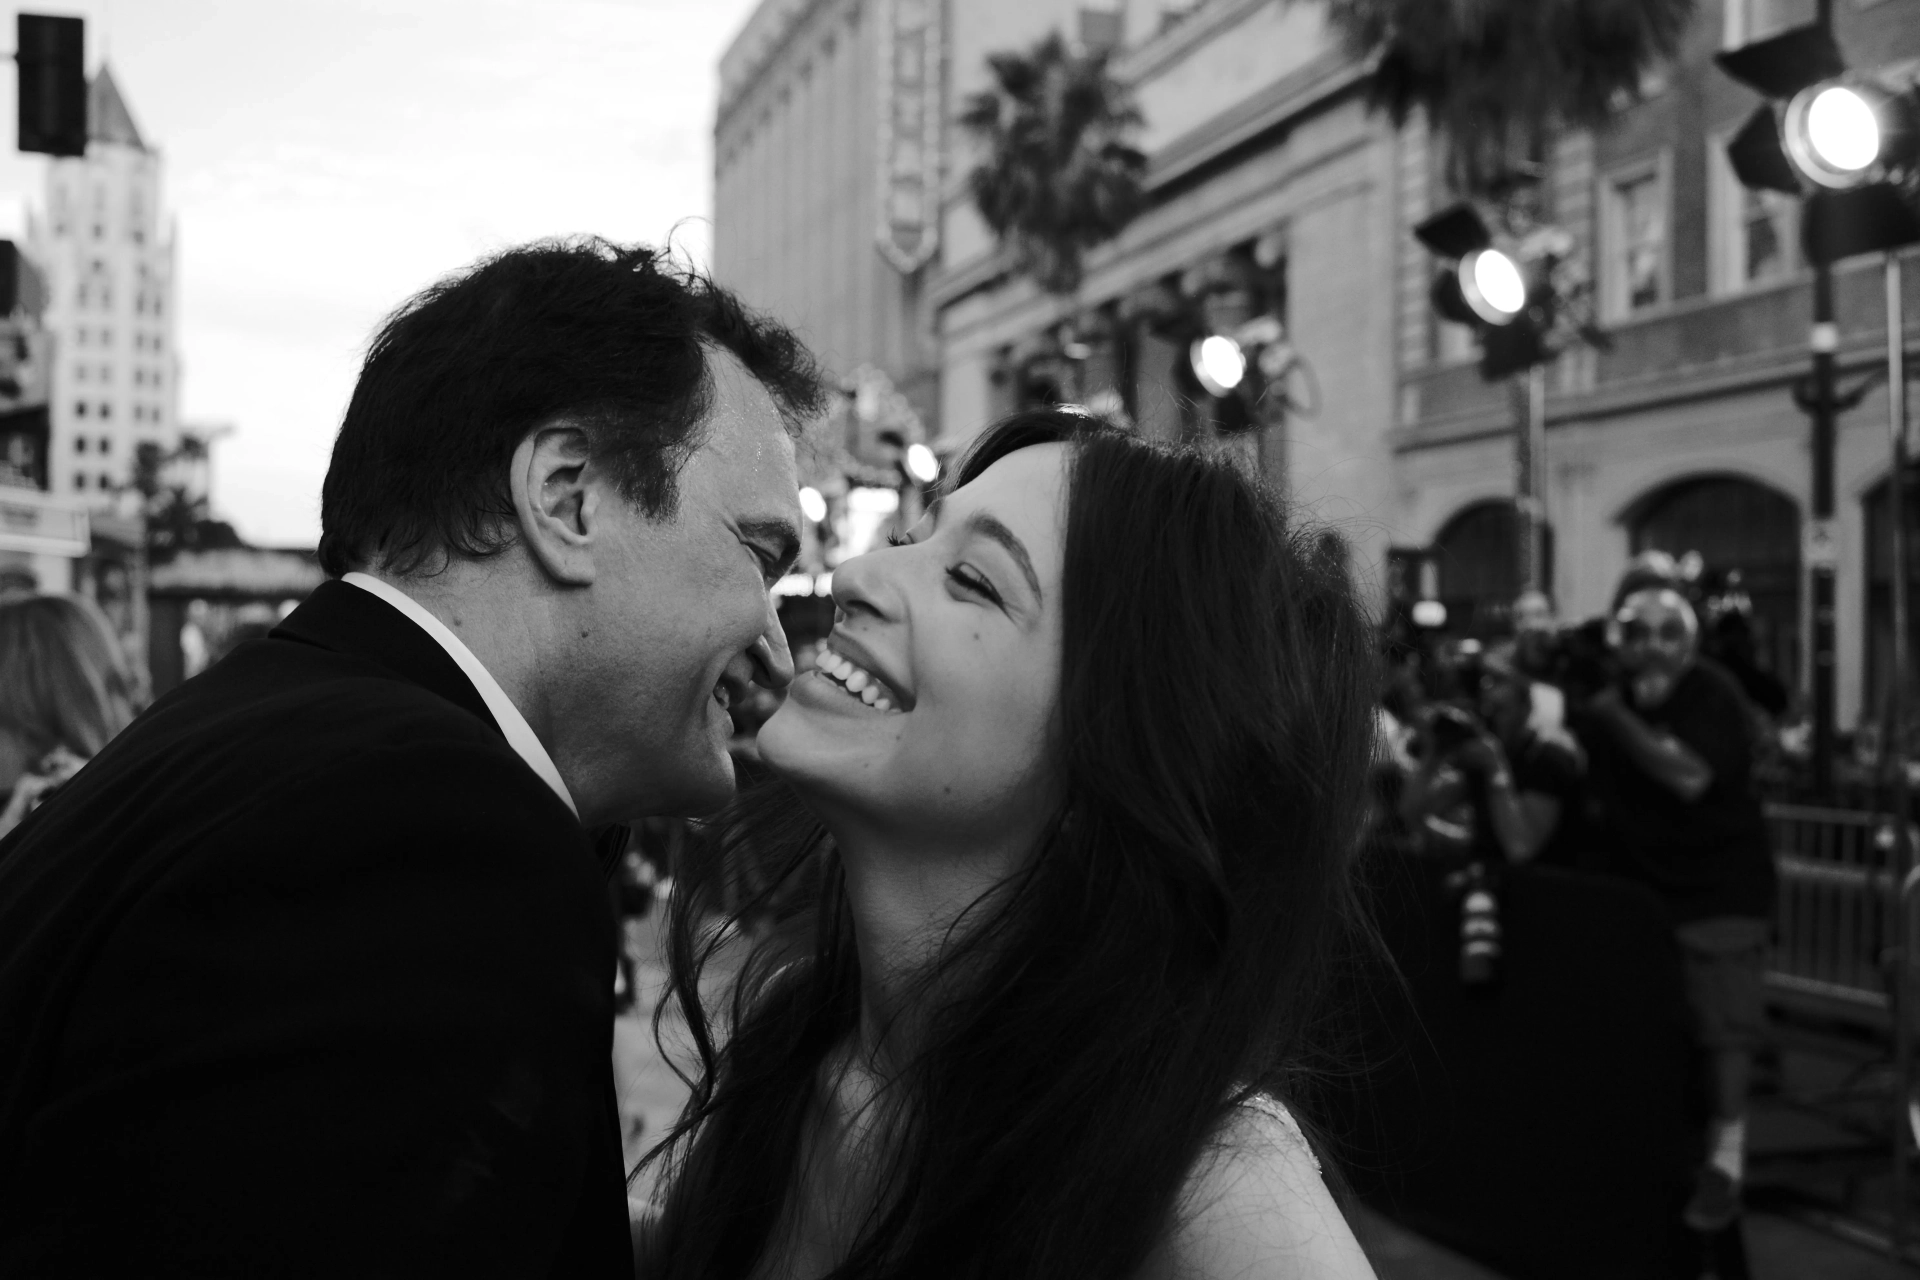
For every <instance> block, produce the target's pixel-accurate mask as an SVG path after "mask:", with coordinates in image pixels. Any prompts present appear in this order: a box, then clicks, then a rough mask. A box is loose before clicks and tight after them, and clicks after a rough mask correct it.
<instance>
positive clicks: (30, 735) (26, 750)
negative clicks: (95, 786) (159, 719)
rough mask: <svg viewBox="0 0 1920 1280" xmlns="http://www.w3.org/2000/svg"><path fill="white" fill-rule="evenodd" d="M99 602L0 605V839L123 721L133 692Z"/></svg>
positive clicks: (68, 599)
mask: <svg viewBox="0 0 1920 1280" xmlns="http://www.w3.org/2000/svg"><path fill="white" fill-rule="evenodd" d="M135 690H136V686H135V684H134V680H133V676H132V674H131V673H130V672H129V671H128V669H127V663H126V658H125V657H124V655H123V654H122V653H121V650H120V646H119V644H118V643H117V642H116V641H115V638H114V635H113V629H112V628H111V627H110V626H109V625H108V623H107V619H106V617H105V615H103V614H102V613H101V612H100V609H99V606H97V605H95V604H94V603H93V602H92V601H91V600H88V599H86V598H85V597H82V596H25V597H16V598H14V599H10V600H8V601H7V602H6V603H4V604H0V796H4V807H0V836H4V835H6V834H7V833H8V832H10V831H12V830H13V829H14V828H15V827H16V826H18V825H20V822H21V820H22V819H24V818H25V817H26V816H27V815H28V814H29V813H31V812H32V811H33V810H34V808H35V807H37V806H38V805H39V804H40V803H41V801H43V800H45V799H46V798H47V797H48V796H50V795H52V794H53V792H54V791H55V790H57V789H58V788H59V787H60V786H62V785H63V784H64V783H65V782H66V781H67V779H69V778H71V777H72V776H73V775H74V774H75V773H76V772H78V771H79V769H80V766H81V765H83V764H85V763H86V762H87V761H88V760H90V759H91V758H92V757H93V756H94V755H96V754H97V753H98V752H99V751H100V749H101V748H102V747H104V746H106V745H107V741H108V740H109V739H110V738H112V737H113V736H114V735H115V734H117V733H119V732H120V730H122V729H124V728H126V726H127V723H128V722H129V721H130V720H132V719H133V716H134V713H135V711H137V710H138V709H139V708H138V707H137V706H136V701H137V694H136V692H135Z"/></svg>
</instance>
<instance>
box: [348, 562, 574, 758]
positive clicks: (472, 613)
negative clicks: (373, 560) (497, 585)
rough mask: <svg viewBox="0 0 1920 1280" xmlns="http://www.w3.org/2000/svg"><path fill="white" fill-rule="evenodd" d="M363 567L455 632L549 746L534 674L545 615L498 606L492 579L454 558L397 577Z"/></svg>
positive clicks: (548, 725) (543, 703) (547, 726)
mask: <svg viewBox="0 0 1920 1280" xmlns="http://www.w3.org/2000/svg"><path fill="white" fill-rule="evenodd" d="M362 572H364V573H367V574H369V575H371V576H373V577H375V578H378V579H379V580H380V581H382V582H384V583H386V584H387V585H388V586H390V587H392V588H393V589H394V590H396V591H400V592H403V593H405V595H406V596H407V598H408V599H410V600H412V601H413V602H414V603H415V604H417V605H419V606H420V607H421V608H422V609H425V610H426V611H427V612H428V613H430V614H432V615H433V616H434V617H436V618H438V619H439V620H440V622H441V623H442V624H443V625H444V626H445V627H446V628H447V630H449V631H451V632H453V634H454V635H456V636H458V637H459V638H460V643H462V644H464V645H466V646H467V648H468V649H469V650H471V651H472V653H473V656H474V657H475V658H478V659H479V660H480V665H481V666H483V667H485V668H486V669H487V674H488V675H490V676H492V677H493V679H494V682H495V683H496V684H498V685H499V686H500V689H501V692H503V693H505V694H506V695H507V697H508V699H509V700H510V701H512V703H513V706H514V709H515V710H516V711H518V712H519V713H520V714H521V716H522V717H523V718H525V720H526V722H527V725H528V727H530V728H531V729H532V730H533V731H534V733H535V734H536V735H537V736H538V737H539V738H540V740H541V742H543V743H545V744H547V747H548V750H549V751H551V750H552V749H553V745H554V744H553V738H552V735H551V728H552V725H551V723H550V722H551V714H550V712H549V709H548V707H547V705H546V704H547V699H546V698H545V696H544V694H543V692H542V690H541V688H540V685H539V681H538V679H537V678H536V673H537V672H538V670H539V668H538V664H537V663H536V661H535V655H536V654H537V653H538V652H539V643H538V639H537V637H536V635H535V631H536V629H537V628H538V624H539V622H540V621H542V620H544V618H543V615H542V614H541V613H540V612H539V611H538V610H532V609H527V608H525V607H521V608H504V607H500V606H499V605H497V604H496V601H495V593H494V592H493V591H492V590H491V589H490V588H491V585H492V584H491V583H490V582H489V581H488V580H487V579H485V578H484V577H482V576H480V575H478V574H474V573H472V572H470V571H469V570H468V569H467V566H465V565H464V564H462V563H461V562H458V561H456V562H455V563H453V564H451V565H449V566H447V568H446V569H445V570H444V571H443V572H441V573H438V574H434V575H432V576H430V577H429V576H425V575H421V576H414V577H399V576H396V575H393V574H388V573H383V572H381V571H380V570H378V569H365V570H362Z"/></svg>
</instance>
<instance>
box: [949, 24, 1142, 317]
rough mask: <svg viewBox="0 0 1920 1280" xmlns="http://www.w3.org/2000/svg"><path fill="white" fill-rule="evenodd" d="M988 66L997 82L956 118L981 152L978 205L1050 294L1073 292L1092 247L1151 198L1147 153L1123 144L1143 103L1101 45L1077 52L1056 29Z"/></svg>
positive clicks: (973, 183) (976, 173)
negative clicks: (1114, 72)
mask: <svg viewBox="0 0 1920 1280" xmlns="http://www.w3.org/2000/svg"><path fill="white" fill-rule="evenodd" d="M987 65H988V67H989V68H991V70H992V72H993V81H994V83H993V87H992V88H990V89H984V90H982V91H980V92H979V93H976V94H974V95H973V96H972V97H970V98H968V99H967V101H966V104H965V105H964V107H963V108H962V109H961V112H960V116H959V123H960V127H961V128H962V129H964V130H966V131H967V132H968V133H969V134H970V135H972V136H973V137H974V138H975V139H976V140H977V141H979V142H980V143H981V144H982V145H983V147H984V150H985V154H984V155H983V157H982V158H981V160H980V163H979V164H977V165H975V166H974V168H973V171H972V172H971V173H970V174H969V175H968V179H967V181H968V187H969V189H970V190H971V192H972V194H973V201H974V205H975V206H976V207H977V208H978V209H979V210H980V216H981V217H982V218H984V219H985V220H986V223H987V226H988V227H990V228H991V229H992V230H993V233H994V235H996V236H997V237H999V239H1000V243H1001V244H1002V245H1005V246H1007V247H1009V248H1010V249H1012V251H1013V253H1014V258H1015V261H1016V263H1017V264H1018V267H1019V269H1020V270H1022V271H1024V272H1025V273H1026V274H1028V275H1030V276H1031V277H1032V278H1033V279H1034V280H1035V281H1037V282H1038V283H1039V285H1040V286H1041V288H1043V289H1046V290H1048V291H1049V292H1052V293H1072V292H1073V291H1074V290H1075V289H1076V288H1078V287H1079V284H1080V273H1081V257H1082V255H1083V254H1084V253H1085V252H1086V250H1087V249H1089V248H1091V247H1093V246H1094V245H1096V244H1099V243H1100V242H1102V241H1104V240H1108V239H1111V238H1112V237H1113V236H1115V235H1117V234H1118V233H1119V231H1120V229H1121V228H1122V227H1124V226H1126V225H1127V223H1128V222H1130V221H1131V220H1132V219H1133V217H1134V215H1135V214H1136V213H1138V212H1139V211H1140V208H1141V206H1142V205H1143V204H1144V202H1145V193H1144V187H1143V178H1144V176H1145V173H1146V167H1147V158H1146V156H1145V155H1143V154H1142V153H1141V152H1139V151H1138V150H1136V149H1135V148H1133V147H1132V146H1130V145H1128V143H1127V139H1128V137H1130V136H1131V135H1132V134H1133V133H1134V131H1136V130H1138V129H1139V128H1140V126H1141V124H1142V123H1143V121H1142V118H1141V115H1140V111H1139V109H1138V108H1137V107H1135V106H1134V104H1133V101H1132V98H1131V97H1130V95H1129V94H1128V93H1127V90H1126V89H1125V87H1124V86H1122V85H1121V84H1120V83H1119V82H1118V81H1116V80H1115V79H1114V78H1113V77H1112V76H1111V75H1110V74H1109V73H1108V71H1107V55H1106V54H1105V53H1088V54H1084V55H1077V54H1074V53H1072V52H1071V51H1069V50H1068V48H1067V46H1066V42H1065V41H1063V40H1062V39H1061V38H1060V36H1059V34H1058V33H1055V34H1053V35H1050V36H1048V37H1047V38H1046V39H1044V40H1042V41H1040V43H1039V44H1036V45H1035V46H1033V48H1032V49H1030V50H1028V51H1027V52H1025V53H997V54H994V55H992V56H991V57H989V58H988V59H987Z"/></svg>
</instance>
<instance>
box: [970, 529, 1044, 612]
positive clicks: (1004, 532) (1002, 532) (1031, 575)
mask: <svg viewBox="0 0 1920 1280" xmlns="http://www.w3.org/2000/svg"><path fill="white" fill-rule="evenodd" d="M966 528H967V530H968V531H969V532H972V533H977V534H980V535H981V536H982V537H987V538H991V539H993V540H994V541H995V542H997V543H999V544H1000V545H1001V546H1003V547H1005V548H1006V550H1007V554H1008V555H1010V556H1012V557H1013V560H1014V563H1015V564H1017V565H1019V566H1020V572H1021V573H1022V574H1023V575H1025V577H1026V579H1027V585H1028V586H1029V587H1031V588H1033V594H1034V597H1035V598H1036V599H1037V600H1039V601H1040V603H1041V604H1045V603H1046V602H1047V595H1046V592H1044V591H1042V590H1041V589H1040V575H1039V574H1037V573H1035V572H1034V571H1033V557H1032V556H1030V555H1028V554H1027V544H1026V543H1024V542H1022V541H1020V538H1019V536H1018V535H1016V534H1015V533H1014V531H1013V530H1011V529H1009V528H1007V526H1006V525H1004V524H1002V523H1001V522H1000V521H999V519H998V518H996V517H994V516H991V515H989V514H987V513H986V512H984V511H976V512H974V513H973V514H972V515H970V516H968V517H967V524H966Z"/></svg>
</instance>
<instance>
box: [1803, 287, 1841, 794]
mask: <svg viewBox="0 0 1920 1280" xmlns="http://www.w3.org/2000/svg"><path fill="white" fill-rule="evenodd" d="M1808 345H1809V346H1810V347H1811V348H1812V350H1813V388H1812V391H1813V394H1812V395H1811V396H1810V397H1809V401H1810V403H1809V405H1808V412H1809V413H1810V414H1811V415H1812V418H1813V440H1812V445H1813V493H1812V499H1813V503H1812V506H1813V510H1812V513H1811V520H1810V521H1809V526H1808V529H1807V536H1806V541H1805V548H1806V555H1805V558H1806V561H1807V571H1808V574H1809V579H1810V585H1811V590H1810V592H1809V595H1810V596H1811V597H1812V635H1811V640H1812V649H1813V653H1812V666H1813V671H1812V679H1813V785H1814V790H1815V791H1816V792H1818V793H1819V794H1820V795H1821V796H1827V795H1830V794H1831V793H1832V790H1833V721H1834V710H1833V660H1834V655H1833V613H1834V573H1835V570H1836V569H1837V568H1838V567H1839V538H1838V530H1837V529H1836V528H1835V527H1834V519H1833V451H1834V384H1833V374H1834V353H1835V352H1836V350H1837V349H1838V348H1839V346H1840V331H1839V328H1838V326H1837V325H1835V324H1834V320H1833V268H1832V267H1831V266H1829V265H1828V264H1826V263H1818V264H1816V265H1815V266H1814V269H1813V328H1812V330H1811V331H1810V333H1809V343H1808Z"/></svg>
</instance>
